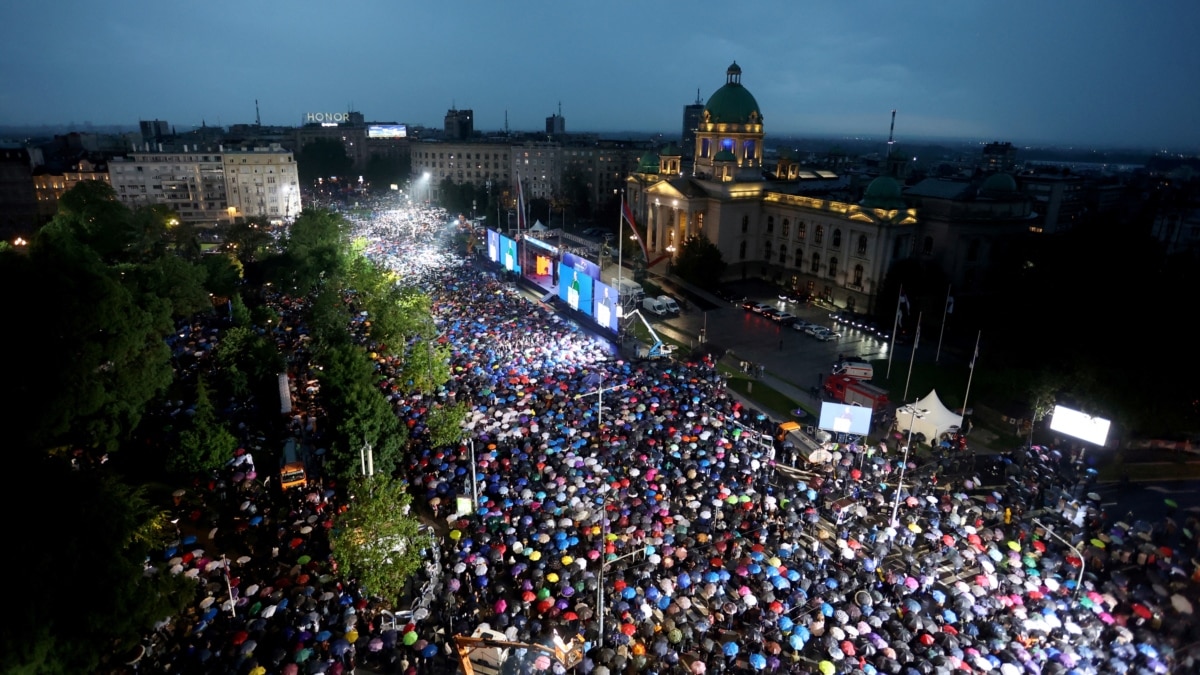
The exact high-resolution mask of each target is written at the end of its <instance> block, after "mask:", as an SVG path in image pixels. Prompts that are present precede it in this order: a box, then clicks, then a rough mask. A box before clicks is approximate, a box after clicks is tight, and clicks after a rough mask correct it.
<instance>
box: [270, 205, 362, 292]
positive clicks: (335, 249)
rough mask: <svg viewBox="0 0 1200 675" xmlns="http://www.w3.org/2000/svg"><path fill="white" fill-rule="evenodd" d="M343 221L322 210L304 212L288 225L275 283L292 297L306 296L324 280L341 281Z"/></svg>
mask: <svg viewBox="0 0 1200 675" xmlns="http://www.w3.org/2000/svg"><path fill="white" fill-rule="evenodd" d="M346 228H347V226H346V221H345V219H343V218H342V217H341V216H340V215H338V214H336V213H333V212H331V211H327V210H324V209H306V210H305V211H304V212H303V213H302V214H300V217H299V218H297V219H296V222H295V223H292V227H291V231H290V233H289V235H288V238H287V240H286V241H285V242H284V258H283V260H282V263H281V264H280V265H277V266H276V267H275V272H276V273H277V276H278V277H279V278H277V279H276V281H278V282H279V283H280V285H281V286H282V287H283V288H285V289H291V292H292V293H294V294H296V295H307V294H309V293H311V292H312V291H313V289H315V288H317V286H319V285H321V284H322V283H323V282H324V280H326V279H330V280H332V279H334V278H335V277H336V278H337V279H339V280H340V279H341V278H342V275H343V273H344V272H345V270H346V267H345V266H346V262H347V255H346V253H347V249H348V242H347V241H346V234H345V233H346Z"/></svg>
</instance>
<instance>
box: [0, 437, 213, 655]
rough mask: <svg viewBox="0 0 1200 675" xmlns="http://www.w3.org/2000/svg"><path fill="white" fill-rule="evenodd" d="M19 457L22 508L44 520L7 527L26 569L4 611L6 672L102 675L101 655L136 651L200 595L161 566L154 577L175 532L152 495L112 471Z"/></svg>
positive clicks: (1, 633) (12, 552) (1, 639)
mask: <svg viewBox="0 0 1200 675" xmlns="http://www.w3.org/2000/svg"><path fill="white" fill-rule="evenodd" d="M14 459H17V461H16V462H15V463H14V464H13V465H11V466H10V467H9V469H10V470H11V471H13V472H15V473H14V475H20V477H21V483H22V491H21V492H22V496H21V499H22V505H21V506H22V509H25V510H26V511H27V512H28V513H29V514H36V517H32V516H31V517H28V518H13V519H12V520H11V521H10V522H9V523H8V524H7V530H8V531H7V535H8V536H7V541H6V543H5V547H6V550H5V555H7V556H9V558H10V560H11V561H13V562H14V563H16V564H19V569H16V568H14V570H13V575H14V576H13V578H12V582H13V583H9V584H8V585H7V590H6V593H5V598H4V606H5V611H4V612H0V653H3V654H4V655H5V657H4V665H3V666H2V667H0V669H3V670H4V671H5V672H28V673H91V672H100V669H99V668H98V665H99V662H100V659H101V658H102V657H104V656H106V655H111V654H113V653H114V652H120V651H123V650H125V649H128V648H130V647H132V646H133V645H135V644H137V641H138V640H139V639H140V637H141V635H143V634H145V633H147V632H149V631H150V630H151V629H152V627H153V625H154V624H155V623H156V622H157V621H160V620H162V619H164V618H166V617H168V616H172V615H175V614H178V613H179V612H181V611H182V610H183V608H184V607H185V606H186V605H187V602H188V601H189V600H190V599H192V598H193V597H194V595H195V582H194V581H192V580H191V579H186V578H184V577H183V576H182V575H175V574H170V573H168V572H167V571H166V570H165V569H162V568H161V567H160V570H159V571H158V572H157V573H147V568H146V561H147V560H149V559H150V556H151V554H152V553H156V555H155V556H154V559H155V560H161V551H162V549H163V547H164V546H165V545H166V542H167V541H169V539H170V538H173V537H175V536H177V534H176V530H175V528H174V527H173V526H172V525H171V524H170V523H169V522H168V521H167V517H166V515H165V514H164V513H162V512H161V511H158V510H156V509H154V508H152V507H151V506H150V502H149V500H148V499H147V497H146V493H145V491H144V490H143V489H140V488H132V487H130V486H129V485H127V484H125V483H124V482H122V481H120V480H118V479H117V478H115V477H114V476H112V475H109V474H108V473H105V469H106V468H105V467H102V468H101V469H96V470H88V469H85V470H72V469H70V468H69V467H68V466H67V465H66V463H65V462H61V461H59V460H56V459H49V458H44V457H38V458H36V459H29V458H26V460H25V461H22V460H20V459H19V458H14ZM51 532H52V533H53V536H47V533H51ZM81 598H87V601H86V602H81V601H80V599H81Z"/></svg>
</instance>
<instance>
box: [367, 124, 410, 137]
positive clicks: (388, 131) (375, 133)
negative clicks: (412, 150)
mask: <svg viewBox="0 0 1200 675" xmlns="http://www.w3.org/2000/svg"><path fill="white" fill-rule="evenodd" d="M367 138H408V127H407V126H405V125H403V124H372V125H369V126H368V127H367Z"/></svg>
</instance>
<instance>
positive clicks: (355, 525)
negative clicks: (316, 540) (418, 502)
mask: <svg viewBox="0 0 1200 675" xmlns="http://www.w3.org/2000/svg"><path fill="white" fill-rule="evenodd" d="M405 487H406V486H405V484H404V483H403V482H401V481H397V480H395V479H392V478H390V477H388V476H386V475H384V474H379V473H377V474H375V475H374V476H372V477H360V478H356V479H355V480H354V481H353V483H352V484H351V486H350V494H351V495H352V500H353V501H352V502H351V504H350V508H348V509H347V510H346V511H345V513H342V514H341V515H339V516H338V517H337V519H336V520H335V521H334V524H333V533H332V535H331V536H330V541H329V546H330V550H331V552H332V555H333V559H334V560H336V561H337V562H338V564H339V565H340V566H341V568H342V571H343V573H344V574H346V576H347V577H349V578H352V579H357V580H358V582H359V583H360V584H362V586H363V588H365V589H366V590H367V592H368V593H370V594H372V595H375V596H378V597H381V598H384V599H385V600H387V601H388V602H395V601H396V599H397V598H399V597H400V594H401V593H402V592H403V591H404V585H405V583H406V582H407V581H408V578H409V577H410V576H412V575H413V573H415V572H416V571H417V570H418V569H420V567H421V551H422V549H426V548H428V547H429V546H431V545H432V543H433V542H432V540H431V538H430V537H429V536H428V535H424V534H421V532H420V531H419V528H420V521H418V520H417V519H416V518H415V517H413V516H412V515H410V514H409V508H410V503H411V502H412V497H411V496H409V494H408V493H407V492H406V490H405Z"/></svg>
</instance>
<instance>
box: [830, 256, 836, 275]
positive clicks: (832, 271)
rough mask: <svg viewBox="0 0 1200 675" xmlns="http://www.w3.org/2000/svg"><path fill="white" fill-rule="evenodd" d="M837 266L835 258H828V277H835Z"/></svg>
mask: <svg viewBox="0 0 1200 675" xmlns="http://www.w3.org/2000/svg"><path fill="white" fill-rule="evenodd" d="M837 265H838V261H837V258H834V257H830V258H829V276H831V277H836V276H837Z"/></svg>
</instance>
